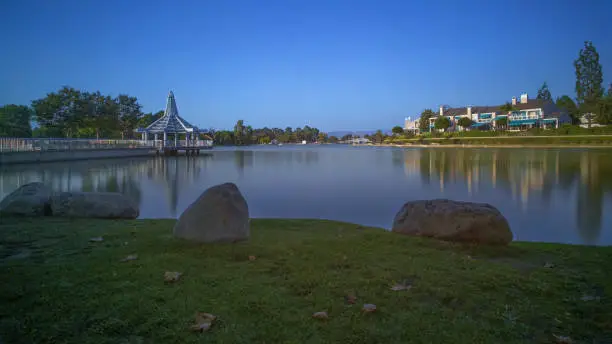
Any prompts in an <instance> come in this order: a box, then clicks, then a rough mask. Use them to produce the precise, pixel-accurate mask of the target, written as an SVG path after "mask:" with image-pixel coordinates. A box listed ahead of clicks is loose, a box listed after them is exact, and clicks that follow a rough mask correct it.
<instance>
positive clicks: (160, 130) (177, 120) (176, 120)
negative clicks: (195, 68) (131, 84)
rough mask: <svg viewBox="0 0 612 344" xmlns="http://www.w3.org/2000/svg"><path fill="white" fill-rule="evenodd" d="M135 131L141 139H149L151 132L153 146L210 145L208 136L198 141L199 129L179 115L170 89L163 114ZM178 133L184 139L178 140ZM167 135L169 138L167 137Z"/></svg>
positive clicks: (184, 146) (190, 146)
mask: <svg viewBox="0 0 612 344" xmlns="http://www.w3.org/2000/svg"><path fill="white" fill-rule="evenodd" d="M136 132H138V133H142V139H143V141H149V139H150V137H149V135H150V134H152V135H153V140H154V142H155V146H160V145H161V146H162V147H163V148H166V147H174V148H181V147H183V148H196V147H202V148H205V147H210V146H212V141H211V140H210V138H209V137H207V138H206V139H205V140H203V141H200V134H201V131H200V129H199V128H198V127H196V126H194V125H192V124H191V123H189V122H187V121H186V120H184V119H183V118H182V117H181V116H179V113H178V109H177V107H176V100H175V99H174V93H172V91H170V93H168V100H167V102H166V110H165V111H164V115H163V116H162V117H161V118H159V119H158V120H156V121H155V122H153V123H151V124H150V125H149V126H148V127H146V128H139V129H137V130H136ZM160 134H161V135H162V140H161V141H160V139H159V135H160ZM180 135H185V140H179V136H180ZM169 136H170V137H171V139H169Z"/></svg>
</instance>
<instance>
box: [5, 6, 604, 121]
mask: <svg viewBox="0 0 612 344" xmlns="http://www.w3.org/2000/svg"><path fill="white" fill-rule="evenodd" d="M1 11H2V19H1V20H0V47H1V50H0V51H1V52H2V53H1V54H0V62H1V63H0V104H8V103H17V104H29V103H30V102H31V100H33V99H37V98H41V97H44V96H45V94H46V93H48V92H52V91H55V90H57V89H59V88H60V87H61V86H63V85H69V86H72V87H75V88H78V89H83V90H88V91H96V90H100V91H101V92H102V93H105V94H110V95H113V96H114V95H117V94H119V93H127V94H129V95H132V96H136V97H138V99H139V100H140V103H141V104H142V105H143V107H144V110H145V111H146V112H148V111H153V112H154V111H157V110H160V109H162V108H163V107H164V105H165V101H166V95H167V94H168V91H169V90H173V91H174V94H175V96H176V99H177V103H178V108H179V112H180V113H181V115H182V116H183V117H184V118H185V119H187V120H189V121H191V122H192V123H193V124H196V125H198V126H200V127H203V128H208V127H213V128H229V127H232V126H233V124H234V123H235V121H236V120H237V119H244V120H245V121H246V122H247V123H248V124H250V125H252V126H253V127H263V126H268V127H275V126H276V127H286V126H292V127H296V126H303V125H305V124H309V125H311V126H315V127H318V128H320V129H322V130H325V131H333V130H347V129H348V130H362V129H366V130H371V129H379V128H380V129H389V128H391V127H392V126H393V125H398V124H400V125H401V124H403V120H404V117H407V116H412V117H413V118H414V117H416V116H417V115H418V113H420V111H421V110H423V109H424V108H428V107H429V108H433V109H437V108H438V107H439V105H441V104H448V105H451V106H464V105H466V104H473V105H494V104H501V103H503V102H506V101H508V100H510V98H511V97H512V96H515V95H516V96H518V95H519V94H520V93H521V92H523V91H525V92H528V93H529V94H530V95H533V96H535V94H536V91H537V89H538V87H539V86H540V85H541V84H542V83H543V82H544V81H547V82H548V85H549V87H550V90H551V92H552V94H553V97H556V96H558V95H560V94H569V95H571V96H574V82H575V76H574V69H573V65H572V63H573V60H574V59H575V58H576V57H577V55H578V52H579V50H580V48H581V47H582V46H583V42H584V41H585V40H591V41H593V44H594V45H595V47H596V48H597V49H598V51H599V53H600V55H601V60H600V62H601V64H602V65H603V71H604V82H605V84H606V85H607V84H608V83H609V82H612V25H610V17H611V15H612V1H610V0H582V1H578V0H532V1H523V0H518V1H503V0H483V1H462V0H447V1H436V0H427V1H424V0H422V1H421V0H397V1H387V0H371V1H369V0H368V1H366V0H274V1H267V0H194V1H186V0H185V1H181V0H177V1H155V0H149V1H137V0H129V1H126V0H123V1H119V0H106V1H95V0H79V1H77V0H57V1H50V0H38V1H33V0H20V1H10V0H9V1H5V2H3V4H2V10H1Z"/></svg>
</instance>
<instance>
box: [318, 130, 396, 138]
mask: <svg viewBox="0 0 612 344" xmlns="http://www.w3.org/2000/svg"><path fill="white" fill-rule="evenodd" d="M375 133H376V130H355V131H350V130H337V131H330V132H328V133H327V135H328V136H335V137H342V136H344V135H347V134H353V135H354V136H360V137H363V136H364V135H374V134H375ZM383 133H385V134H386V135H390V134H391V132H390V131H385V130H383Z"/></svg>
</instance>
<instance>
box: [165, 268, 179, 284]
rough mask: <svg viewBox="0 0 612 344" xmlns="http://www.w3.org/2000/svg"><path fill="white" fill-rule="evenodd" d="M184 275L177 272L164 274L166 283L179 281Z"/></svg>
mask: <svg viewBox="0 0 612 344" xmlns="http://www.w3.org/2000/svg"><path fill="white" fill-rule="evenodd" d="M182 275H183V274H182V273H180V272H176V271H166V272H165V273H164V281H165V282H176V281H178V280H179V279H180V278H181V276H182Z"/></svg>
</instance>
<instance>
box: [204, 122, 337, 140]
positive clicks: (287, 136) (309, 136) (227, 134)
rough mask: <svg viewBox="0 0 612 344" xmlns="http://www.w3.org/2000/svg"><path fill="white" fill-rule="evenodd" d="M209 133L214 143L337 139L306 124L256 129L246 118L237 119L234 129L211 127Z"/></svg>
mask: <svg viewBox="0 0 612 344" xmlns="http://www.w3.org/2000/svg"><path fill="white" fill-rule="evenodd" d="M209 133H210V134H211V136H212V137H213V140H214V143H215V144H217V145H249V144H267V143H272V142H273V141H276V142H278V143H299V142H302V141H306V142H310V143H313V142H321V143H326V142H332V141H334V140H335V141H337V138H335V137H333V136H332V137H328V136H327V134H325V133H322V132H320V131H319V129H317V128H312V127H309V126H304V127H303V128H299V127H298V128H295V129H293V128H291V127H287V128H285V129H281V128H268V127H264V128H260V129H254V128H253V127H251V126H250V125H247V124H246V123H245V122H244V120H238V121H236V124H235V125H234V128H233V130H231V131H230V130H219V131H215V130H213V129H209ZM332 138H333V139H332Z"/></svg>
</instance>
